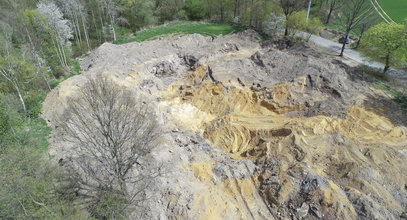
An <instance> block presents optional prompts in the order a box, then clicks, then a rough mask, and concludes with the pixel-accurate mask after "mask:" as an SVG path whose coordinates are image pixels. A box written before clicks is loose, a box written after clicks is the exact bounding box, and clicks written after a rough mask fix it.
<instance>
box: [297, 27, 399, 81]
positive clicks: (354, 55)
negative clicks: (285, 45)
mask: <svg viewBox="0 0 407 220" xmlns="http://www.w3.org/2000/svg"><path fill="white" fill-rule="evenodd" d="M297 35H298V36H301V37H305V36H306V35H308V34H306V33H302V32H300V33H297ZM310 41H312V42H314V43H315V44H317V45H319V46H321V47H325V48H327V49H330V50H332V51H334V52H336V53H338V55H339V53H340V52H341V48H342V44H339V43H336V42H333V41H331V40H327V39H325V38H322V37H318V36H315V35H312V36H311V38H310ZM344 56H345V57H347V58H349V59H351V60H354V61H356V62H358V63H360V64H364V65H366V66H369V67H371V68H375V69H380V70H383V68H384V64H382V63H379V62H376V61H371V60H370V59H369V58H367V57H365V56H363V55H362V54H361V53H360V52H358V51H356V50H353V49H349V48H346V49H345V51H344ZM387 74H388V75H389V76H391V77H392V78H394V79H396V80H399V81H401V82H403V83H404V84H406V85H407V74H406V73H403V72H402V71H399V70H396V69H393V68H390V70H388V73H387Z"/></svg>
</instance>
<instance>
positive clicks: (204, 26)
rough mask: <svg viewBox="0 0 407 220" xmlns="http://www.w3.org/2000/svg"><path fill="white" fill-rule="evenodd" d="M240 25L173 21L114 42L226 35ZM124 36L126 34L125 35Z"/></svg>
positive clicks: (238, 28)
mask: <svg viewBox="0 0 407 220" xmlns="http://www.w3.org/2000/svg"><path fill="white" fill-rule="evenodd" d="M241 30H242V27H238V26H232V25H228V24H218V23H210V22H187V21H185V22H173V23H169V24H166V25H161V26H157V27H153V28H149V29H145V30H142V31H139V32H137V33H136V36H135V37H133V38H130V37H129V35H127V37H119V38H118V40H117V41H115V42H114V43H115V44H124V43H129V42H133V41H137V42H142V41H146V40H153V39H156V38H157V37H160V36H165V35H170V34H177V35H184V34H201V35H204V36H218V35H226V34H230V33H235V32H238V31H241ZM125 36H126V35H125Z"/></svg>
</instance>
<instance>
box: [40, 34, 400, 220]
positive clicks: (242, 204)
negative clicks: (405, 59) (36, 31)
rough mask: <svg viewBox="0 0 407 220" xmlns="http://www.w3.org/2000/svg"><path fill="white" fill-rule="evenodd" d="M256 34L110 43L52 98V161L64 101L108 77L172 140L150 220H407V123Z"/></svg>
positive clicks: (300, 52)
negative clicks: (151, 109)
mask: <svg viewBox="0 0 407 220" xmlns="http://www.w3.org/2000/svg"><path fill="white" fill-rule="evenodd" d="M259 40H260V37H259V35H258V34H257V33H255V32H254V31H250V30H249V31H245V32H242V33H239V34H234V35H228V36H222V37H218V38H211V37H203V36H200V35H187V36H182V37H168V38H163V39H158V40H154V41H148V42H143V43H130V44H126V45H113V44H109V43H106V44H104V45H102V46H101V47H100V48H98V49H97V50H96V51H94V52H93V53H92V54H91V55H90V56H89V57H87V58H85V59H84V60H83V61H82V63H81V66H82V69H83V70H84V73H83V74H82V75H78V76H74V77H72V78H70V79H68V80H66V81H64V82H63V83H61V84H60V85H59V86H58V87H57V88H56V89H54V90H53V91H52V92H51V93H50V94H49V95H48V97H47V99H46V101H45V103H44V111H43V112H44V113H43V117H44V118H45V119H47V120H48V122H49V123H50V125H52V126H53V127H54V129H53V132H52V137H51V143H52V148H51V152H50V153H51V154H52V155H55V158H56V159H59V158H68V157H69V156H70V155H72V148H70V146H69V144H68V143H66V142H64V139H63V137H61V136H63V134H61V133H60V132H59V131H58V127H57V124H58V121H59V119H60V118H62V117H63V110H64V108H65V107H66V104H65V103H66V99H67V98H68V97H71V96H75V94H76V91H77V89H78V88H79V87H81V86H82V85H83V84H84V82H86V80H87V79H88V77H98V76H101V75H108V76H109V77H111V78H112V79H114V80H115V81H116V82H117V83H119V84H121V85H123V86H126V87H127V88H129V89H131V90H132V91H134V94H135V95H137V94H143V95H144V97H145V99H146V100H145V101H146V102H150V103H152V104H153V105H154V106H155V109H156V112H157V116H158V119H159V121H160V123H161V126H162V128H163V129H164V130H165V131H166V136H165V142H164V143H163V144H162V146H160V147H159V148H158V149H157V150H156V151H155V152H153V155H154V159H155V160H156V161H157V162H159V163H163V164H165V166H166V167H168V172H166V174H165V175H164V176H162V177H160V178H159V179H157V181H156V182H155V184H154V185H153V186H151V188H150V189H149V190H148V192H147V193H149V194H151V197H152V199H151V200H149V201H146V207H147V209H145V210H147V211H146V212H143V213H134V216H132V217H133V218H141V219H403V218H406V217H407V212H406V210H407V172H406V170H405V168H406V167H407V138H406V131H407V129H406V127H405V125H406V121H405V120H406V117H405V116H406V115H405V113H404V112H403V111H402V110H401V109H400V108H399V107H398V106H397V105H396V104H395V103H393V101H391V100H390V98H389V97H387V96H386V95H385V94H384V93H382V92H381V91H378V90H376V89H374V88H373V87H372V84H371V82H370V81H369V80H368V79H367V78H366V77H365V76H364V73H363V68H359V67H357V66H348V65H347V64H344V63H343V62H341V61H339V60H337V59H335V58H333V57H329V56H327V55H325V54H321V53H320V52H318V51H317V50H315V49H313V48H312V47H310V46H308V45H307V44H305V43H302V42H291V41H290V42H288V43H287V40H286V39H283V40H279V41H274V42H266V43H262V44H260V42H259Z"/></svg>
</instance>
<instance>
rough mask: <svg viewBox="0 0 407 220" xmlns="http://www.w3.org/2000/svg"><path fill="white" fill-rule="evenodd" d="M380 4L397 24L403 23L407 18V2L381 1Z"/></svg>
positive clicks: (395, 0) (397, 0)
mask: <svg viewBox="0 0 407 220" xmlns="http://www.w3.org/2000/svg"><path fill="white" fill-rule="evenodd" d="M379 2H380V5H381V6H382V8H383V10H384V11H385V12H386V13H387V14H388V15H389V16H390V17H391V18H392V19H393V20H394V21H395V22H399V23H402V22H403V21H404V19H406V18H407V0H379Z"/></svg>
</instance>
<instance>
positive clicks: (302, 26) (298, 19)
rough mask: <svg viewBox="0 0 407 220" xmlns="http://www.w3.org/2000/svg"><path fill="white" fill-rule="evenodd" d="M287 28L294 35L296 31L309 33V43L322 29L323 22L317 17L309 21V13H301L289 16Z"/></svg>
mask: <svg viewBox="0 0 407 220" xmlns="http://www.w3.org/2000/svg"><path fill="white" fill-rule="evenodd" d="M286 26H287V27H288V29H289V32H291V33H292V34H295V32H296V31H304V32H306V33H308V36H307V41H308V40H309V38H310V37H311V35H312V34H317V33H318V32H319V31H320V30H321V29H322V22H321V21H320V20H319V19H318V18H316V17H315V18H309V19H308V21H307V13H306V12H305V11H299V12H294V13H292V14H291V15H290V16H288V18H287V22H286Z"/></svg>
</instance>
